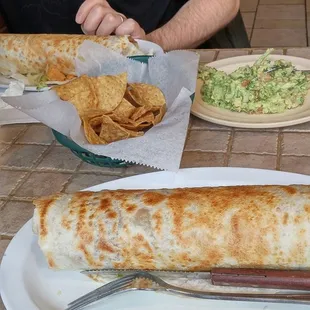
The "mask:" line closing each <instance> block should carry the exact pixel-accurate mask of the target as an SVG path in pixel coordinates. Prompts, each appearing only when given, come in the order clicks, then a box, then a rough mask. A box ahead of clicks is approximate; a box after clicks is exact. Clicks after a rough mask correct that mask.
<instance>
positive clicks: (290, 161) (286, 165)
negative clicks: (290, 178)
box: [280, 156, 310, 174]
mask: <svg viewBox="0 0 310 310" xmlns="http://www.w3.org/2000/svg"><path fill="white" fill-rule="evenodd" d="M280 168H281V170H283V171H288V172H295V173H302V174H310V157H300V156H282V157H281V165H280Z"/></svg>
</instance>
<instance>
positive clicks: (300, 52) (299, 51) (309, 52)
mask: <svg viewBox="0 0 310 310" xmlns="http://www.w3.org/2000/svg"><path fill="white" fill-rule="evenodd" d="M286 54H287V55H290V56H296V57H303V58H307V59H310V49H309V48H308V47H302V48H289V49H287V51H286Z"/></svg>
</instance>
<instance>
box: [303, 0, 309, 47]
mask: <svg viewBox="0 0 310 310" xmlns="http://www.w3.org/2000/svg"><path fill="white" fill-rule="evenodd" d="M304 4H305V22H306V42H307V46H309V37H308V35H309V33H308V22H309V21H308V14H307V11H308V10H307V0H305V2H304Z"/></svg>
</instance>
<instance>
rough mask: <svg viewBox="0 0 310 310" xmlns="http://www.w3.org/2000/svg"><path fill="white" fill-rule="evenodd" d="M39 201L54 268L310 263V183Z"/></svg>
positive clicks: (41, 233)
mask: <svg viewBox="0 0 310 310" xmlns="http://www.w3.org/2000/svg"><path fill="white" fill-rule="evenodd" d="M34 204H35V206H36V209H35V212H34V218H33V229H34V232H35V233H36V234H38V237H39V245H40V247H41V249H42V251H43V253H44V255H45V257H46V258H47V261H48V264H49V267H50V268H53V269H68V270H77V269H92V268H108V269H110V268H115V269H160V270H186V271H202V270H204V271H207V270H210V269H211V268H212V267H216V266H217V267H219V266H220V267H236V266H238V267H257V268H309V267H310V239H309V236H310V186H239V187H238V186H235V187H222V188H221V187H219V188H192V189H172V190H167V189H163V190H134V191H125V190H117V191H102V192H97V193H93V192H80V193H76V194H72V195H70V194H58V195H55V196H50V197H46V198H42V199H38V200H36V201H35V202H34Z"/></svg>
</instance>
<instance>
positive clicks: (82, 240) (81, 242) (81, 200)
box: [68, 192, 97, 266]
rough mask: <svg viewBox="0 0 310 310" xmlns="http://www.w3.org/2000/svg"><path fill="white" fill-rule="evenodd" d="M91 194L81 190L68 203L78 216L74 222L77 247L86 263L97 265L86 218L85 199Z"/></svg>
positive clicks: (92, 239)
mask: <svg viewBox="0 0 310 310" xmlns="http://www.w3.org/2000/svg"><path fill="white" fill-rule="evenodd" d="M91 196H92V193H89V192H82V193H79V194H78V195H77V196H76V197H74V198H73V199H72V200H71V202H70V204H69V206H68V207H69V208H77V210H78V218H77V224H76V237H77V241H78V243H77V248H78V250H79V251H81V252H82V253H83V255H84V258H85V259H86V261H87V263H88V264H89V265H91V266H97V262H96V260H95V259H94V257H93V255H92V253H91V249H88V247H90V248H91V244H92V243H93V241H94V236H93V234H92V231H91V230H90V229H89V225H88V218H87V207H88V206H87V201H88V198H90V197H91Z"/></svg>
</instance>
